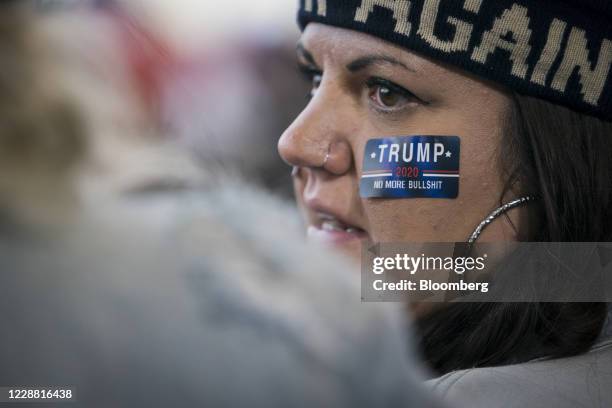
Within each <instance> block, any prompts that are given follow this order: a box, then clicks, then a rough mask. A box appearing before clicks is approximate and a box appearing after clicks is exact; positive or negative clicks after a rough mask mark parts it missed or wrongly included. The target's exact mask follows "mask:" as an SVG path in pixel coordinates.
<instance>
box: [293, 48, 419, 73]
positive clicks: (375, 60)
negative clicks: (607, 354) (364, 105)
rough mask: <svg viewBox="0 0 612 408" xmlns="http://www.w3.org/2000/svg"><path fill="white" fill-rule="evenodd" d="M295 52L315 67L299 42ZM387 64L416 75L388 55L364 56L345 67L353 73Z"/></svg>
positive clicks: (312, 60) (312, 58)
mask: <svg viewBox="0 0 612 408" xmlns="http://www.w3.org/2000/svg"><path fill="white" fill-rule="evenodd" d="M296 51H297V53H298V55H299V56H301V57H302V58H304V59H305V60H306V62H308V63H309V64H310V65H313V66H315V67H316V66H317V63H316V61H315V59H314V57H313V56H312V54H311V53H310V51H308V50H307V49H306V47H304V44H302V43H301V42H300V43H298V45H297V47H296ZM381 62H382V63H387V64H392V65H397V66H399V67H402V68H404V69H405V70H407V71H410V72H413V73H416V71H415V70H414V69H413V68H410V67H408V66H407V65H406V64H404V63H403V62H401V61H399V60H397V59H395V58H393V57H391V56H389V55H381V54H376V55H375V54H372V55H365V56H363V57H359V58H357V59H356V60H354V61H351V62H349V63H348V64H347V65H346V69H347V70H348V71H349V72H351V73H355V72H358V71H361V70H363V69H366V68H368V67H370V66H372V65H376V64H380V63H381Z"/></svg>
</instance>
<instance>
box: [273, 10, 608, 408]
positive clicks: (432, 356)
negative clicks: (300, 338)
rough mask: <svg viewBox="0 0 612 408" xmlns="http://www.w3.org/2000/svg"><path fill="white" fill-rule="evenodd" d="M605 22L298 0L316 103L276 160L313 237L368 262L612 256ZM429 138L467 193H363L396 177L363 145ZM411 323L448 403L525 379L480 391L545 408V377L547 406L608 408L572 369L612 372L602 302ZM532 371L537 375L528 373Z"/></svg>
mask: <svg viewBox="0 0 612 408" xmlns="http://www.w3.org/2000/svg"><path fill="white" fill-rule="evenodd" d="M586 3H588V7H587V5H586ZM611 16H612V9H610V7H609V6H607V5H605V4H604V3H601V2H593V1H589V2H577V1H569V0H568V1H563V2H558V3H557V2H555V3H552V2H545V3H543V2H535V1H522V2H515V1H487V0H476V1H471V0H466V1H458V2H450V1H440V0H424V1H403V0H402V1H374V0H363V1H333V0H327V1H324V0H318V1H315V0H310V1H301V2H300V9H299V14H298V21H299V24H300V28H301V29H302V36H301V39H300V41H299V44H298V47H297V59H298V63H299V66H300V69H301V70H302V71H303V72H304V73H305V75H306V77H307V78H308V80H309V81H311V82H312V92H311V94H310V99H309V102H308V104H307V106H306V107H305V108H304V110H303V112H302V113H301V115H300V116H299V117H298V118H296V119H295V121H294V123H293V124H292V125H291V126H290V127H289V128H288V129H287V130H286V131H285V133H284V134H283V135H282V136H281V138H280V140H279V152H280V154H281V156H282V157H283V158H284V159H285V161H286V162H288V163H289V164H290V165H292V166H293V176H294V186H295V191H296V197H297V201H298V203H299V205H300V207H301V209H302V213H303V216H304V219H305V221H306V224H307V229H308V235H309V237H311V238H313V239H315V240H318V241H322V242H325V243H328V244H331V245H332V246H334V247H336V248H339V249H340V250H342V251H344V252H347V253H349V254H351V255H353V256H355V257H356V258H357V259H359V256H360V254H361V248H362V244H363V243H364V242H370V241H374V242H470V243H471V242H499V241H517V242H520V241H532V242H533V241H539V242H599V241H602V242H607V241H609V240H610V239H611V238H612V222H611V221H610V220H611V219H612V217H611V216H612V143H610V139H609V138H610V137H612V123H610V121H611V120H612V97H611V95H612V79H611V75H612V74H611V73H610V67H611V65H612V30H611V29H610V27H611V26H610V24H609V21H610V18H611ZM423 135H436V136H438V137H439V138H444V137H447V136H454V137H457V138H458V139H459V140H460V145H461V150H460V159H459V161H460V170H457V171H456V172H452V171H451V170H448V169H441V170H437V171H438V174H437V175H436V174H433V177H437V178H435V179H436V180H443V177H447V178H450V177H452V176H453V175H456V176H457V177H458V178H459V177H460V182H459V183H460V184H459V187H458V193H457V195H456V196H452V195H451V194H448V191H441V192H440V193H439V194H438V195H436V194H433V193H431V194H422V192H417V191H416V190H415V191H408V190H402V191H400V192H397V191H391V192H389V191H387V190H385V192H383V193H380V194H379V195H377V196H376V197H377V198H372V197H373V196H371V195H368V194H367V193H366V194H364V191H363V189H362V188H361V189H360V181H362V180H363V179H364V178H365V177H370V178H375V179H376V178H379V179H381V180H382V178H383V177H384V176H387V175H386V174H384V172H383V171H382V170H380V171H378V172H377V171H376V170H372V169H368V168H364V163H367V160H370V157H371V158H373V159H374V158H375V159H376V160H378V156H376V151H372V150H371V149H370V145H369V141H371V140H385V141H386V140H387V138H396V139H397V138H398V136H402V137H406V138H408V137H423ZM419 140H421V139H419ZM440 140H443V139H440ZM380 149H381V150H380V153H381V156H380V157H381V158H380V161H381V162H382V161H383V157H384V160H389V161H390V160H392V159H393V158H392V157H391V156H390V154H391V153H392V152H391V151H390V150H386V151H385V150H383V149H390V147H388V144H385V145H384V146H383V145H381V146H380ZM397 149H399V147H398V148H397ZM441 149H442V148H441ZM457 151H458V150H457ZM443 152H444V150H440V153H443ZM383 153H386V154H387V156H382V154H383ZM447 153H449V154H450V153H452V152H451V151H450V150H448V152H447ZM395 154H396V157H401V155H402V152H401V151H400V150H396V151H395ZM405 154H406V155H407V157H409V156H408V154H409V152H408V153H405ZM423 157H425V155H423ZM366 159H367V160H366ZM429 169H435V167H429ZM445 172H446V173H445ZM434 173H435V171H434ZM380 185H382V184H380ZM420 186H421V187H423V186H432V188H433V187H435V186H437V184H431V183H430V184H427V185H420ZM385 194H387V195H385ZM398 194H401V195H402V197H401V198H398V197H397V195H398ZM445 194H446V195H445ZM490 214H493V216H490ZM413 309H414V310H415V311H416V315H417V326H418V327H419V329H420V336H421V349H422V352H423V354H424V356H425V359H426V361H427V362H428V363H429V365H430V367H431V368H432V369H434V370H435V371H436V372H437V373H438V374H439V375H447V376H446V377H443V378H442V379H441V380H437V382H436V381H434V383H435V384H436V386H439V388H445V387H446V385H448V384H453V383H454V382H455V381H456V380H457V379H458V378H460V377H461V376H463V375H465V374H466V371H461V370H468V373H469V375H468V376H466V377H465V378H468V377H469V378H470V379H472V380H474V379H476V380H474V381H475V383H469V382H468V383H467V385H466V386H465V390H472V391H473V390H478V389H479V388H478V387H479V386H478V384H479V383H478V380H477V379H478V378H480V379H482V378H481V374H480V373H481V372H486V373H487V375H490V374H491V373H499V376H500V377H499V378H506V377H504V376H507V377H508V378H510V377H511V378H513V381H509V382H507V383H504V381H501V380H500V381H498V382H496V381H492V382H491V381H490V382H488V383H486V385H485V383H484V382H482V383H481V385H482V389H483V390H484V389H487V390H488V391H487V392H488V394H489V396H490V395H491V394H494V395H493V396H494V397H495V396H496V395H495V394H497V396H499V397H500V398H502V399H503V398H506V397H508V395H507V394H508V393H510V394H513V390H514V391H517V390H518V389H523V390H525V392H524V394H522V397H521V398H518V397H517V398H516V399H515V400H516V403H517V404H522V403H526V401H527V400H529V401H530V403H531V404H532V405H535V406H540V405H545V404H544V402H543V400H541V399H539V400H538V399H537V398H535V399H533V396H534V394H535V393H538V392H540V391H541V390H542V389H553V388H554V386H555V384H552V383H551V381H552V380H550V378H556V379H557V380H558V381H561V382H565V388H564V389H562V390H561V391H558V392H557V393H556V394H555V393H554V392H552V391H551V392H547V393H544V394H545V396H544V397H543V398H547V397H550V398H552V396H553V395H556V397H555V398H556V399H554V401H557V399H559V400H560V401H561V402H560V403H562V404H563V403H564V404H566V405H567V404H569V405H567V406H572V405H574V404H575V403H580V404H585V405H590V404H592V403H593V401H594V400H593V398H596V399H598V401H599V403H600V404H603V405H606V404H610V403H612V394H610V393H609V392H604V391H603V389H604V388H606V387H604V386H603V385H602V386H601V387H599V385H598V386H597V391H593V390H592V389H590V388H592V386H593V384H592V383H591V382H589V381H590V380H586V377H587V373H586V372H585V371H584V370H583V371H581V370H580V369H577V368H576V367H581V366H587V365H588V366H591V367H593V366H594V367H598V366H602V365H604V364H608V363H609V362H610V360H611V358H612V357H611V354H612V350H611V349H610V348H606V344H607V343H606V341H607V340H609V339H607V338H606V335H605V333H606V329H605V328H604V326H605V323H606V320H607V316H608V309H607V304H606V303H603V302H589V303H584V302H583V303H567V302H566V303H549V302H532V303H507V302H506V303H503V302H498V303H462V304H447V305H444V307H440V308H435V309H432V308H423V307H418V306H416V305H415V307H414V308H413ZM572 356H578V357H572ZM538 359H546V360H547V362H546V365H545V366H544V367H542V366H538V365H537V364H538V363H535V362H534V361H536V360H538ZM517 364H518V366H514V367H519V368H518V371H513V370H512V369H509V370H508V371H504V370H501V371H500V369H499V368H498V369H497V371H496V370H495V369H489V370H488V371H478V370H479V368H480V370H485V369H484V368H483V367H510V366H512V365H517ZM530 364H532V365H530ZM533 364H535V365H533ZM530 367H532V368H533V371H535V372H538V370H540V371H539V374H537V375H534V374H533V371H532V374H526V373H528V372H529V370H530ZM473 368H476V370H475V371H469V369H473ZM592 374H593V373H592ZM593 375H594V377H595V378H596V379H593V381H594V382H596V383H597V384H606V383H609V382H610V381H612V378H611V377H610V376H609V374H606V370H604V369H596V370H595V372H594V374H593ZM547 376H548V377H547ZM545 377H546V378H545ZM493 378H495V377H493ZM517 379H522V381H521V380H517ZM515 380H516V381H515ZM445 381H446V382H445ZM527 385H529V386H527ZM470 387H471V388H470ZM530 387H532V388H530ZM607 388H609V387H607ZM446 391H447V392H448V393H449V394H452V395H453V397H457V398H458V399H459V400H461V399H462V396H461V392H454V391H453V390H451V391H449V390H446ZM471 394H473V393H470V395H471ZM485 394H486V393H485ZM458 395H459V396H458ZM466 395H467V394H464V395H463V399H464V400H466V401H468V402H470V401H471V402H472V403H475V401H484V402H483V404H484V405H486V404H487V402H486V401H489V402H490V401H491V400H487V399H486V398H485V399H483V400H479V399H478V398H476V397H475V396H474V395H472V396H471V397H469V398H468V397H467V396H466ZM503 395H505V397H504V396H503ZM570 395H571V401H570V402H568V399H567V398H568V396H570ZM470 398H473V399H471V400H470ZM510 399H512V400H514V397H513V398H510ZM534 401H535V402H534ZM547 401H548V403H550V402H551V401H553V399H548V400H547ZM563 401H565V402H563ZM601 401H606V402H605V403H604V402H601ZM504 402H506V400H504ZM603 405H602V406H603ZM517 406H525V405H517ZM561 406H564V405H561Z"/></svg>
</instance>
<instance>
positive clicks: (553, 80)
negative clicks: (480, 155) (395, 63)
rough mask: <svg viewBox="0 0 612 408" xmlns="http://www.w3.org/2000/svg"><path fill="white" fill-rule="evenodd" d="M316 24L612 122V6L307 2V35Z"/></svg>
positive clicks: (525, 0) (585, 1)
mask: <svg viewBox="0 0 612 408" xmlns="http://www.w3.org/2000/svg"><path fill="white" fill-rule="evenodd" d="M310 22H318V23H323V24H327V25H332V26H336V27H342V28H347V29H351V30H356V31H361V32H364V33H367V34H370V35H373V36H376V37H378V38H381V39H383V40H385V41H388V42H391V43H394V44H397V45H399V46H402V47H404V48H407V49H410V50H413V51H415V52H417V53H419V54H421V55H424V56H427V57H431V58H433V59H435V60H438V61H442V62H445V63H448V64H451V65H453V66H456V67H458V68H461V69H463V70H465V71H468V72H471V73H473V74H475V75H477V76H479V77H482V78H485V79H488V80H492V81H495V82H497V83H500V84H502V85H504V86H506V87H508V88H510V89H512V90H515V91H517V92H518V93H521V94H525V95H530V96H534V97H538V98H542V99H546V100H548V101H551V102H553V103H556V104H560V105H564V106H567V107H569V108H571V109H574V110H576V111H579V112H583V113H586V114H589V115H593V116H597V117H599V118H602V119H605V120H608V121H612V79H611V74H610V67H611V65H612V1H610V0H300V8H299V12H298V23H299V25H300V28H301V29H302V30H303V29H304V28H305V27H306V25H307V24H308V23H310Z"/></svg>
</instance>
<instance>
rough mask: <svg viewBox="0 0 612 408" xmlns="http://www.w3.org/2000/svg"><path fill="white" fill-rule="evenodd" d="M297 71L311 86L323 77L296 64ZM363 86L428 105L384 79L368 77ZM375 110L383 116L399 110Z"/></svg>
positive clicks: (308, 67) (318, 72) (309, 96)
mask: <svg viewBox="0 0 612 408" xmlns="http://www.w3.org/2000/svg"><path fill="white" fill-rule="evenodd" d="M298 70H299V71H300V73H301V74H302V76H303V77H304V78H305V80H306V81H308V82H310V83H311V84H312V83H313V82H314V80H315V78H316V77H322V76H323V72H322V71H320V70H318V69H316V68H313V67H310V66H306V65H301V64H298ZM365 86H367V88H368V89H369V90H370V91H371V90H372V89H373V88H374V87H377V86H380V87H385V88H388V89H390V90H391V91H392V92H395V93H397V94H399V95H401V96H402V97H404V98H406V99H407V100H408V101H416V102H420V103H422V104H424V105H428V103H427V102H425V101H423V100H422V99H420V98H419V97H418V96H416V95H415V94H413V93H412V92H410V91H409V90H407V89H406V88H404V87H402V86H400V85H397V84H396V83H394V82H391V81H389V80H387V79H384V78H380V77H370V78H368V79H367V80H366V81H365ZM314 90H315V88H314V87H313V89H312V90H311V91H310V92H309V93H308V94H307V95H306V97H307V99H310V98H312V95H313V92H314ZM376 110H377V111H378V112H380V113H384V114H390V113H395V112H397V111H399V110H401V109H396V110H394V109H384V108H380V107H377V108H376Z"/></svg>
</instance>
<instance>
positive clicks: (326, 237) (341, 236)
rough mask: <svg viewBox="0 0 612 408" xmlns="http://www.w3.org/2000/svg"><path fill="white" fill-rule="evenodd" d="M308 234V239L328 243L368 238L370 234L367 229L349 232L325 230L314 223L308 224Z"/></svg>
mask: <svg viewBox="0 0 612 408" xmlns="http://www.w3.org/2000/svg"><path fill="white" fill-rule="evenodd" d="M307 234H308V239H310V240H312V241H315V242H320V243H322V244H326V245H342V244H346V243H349V242H353V241H359V240H363V239H366V238H367V236H368V234H367V233H366V232H365V231H355V232H347V231H341V230H325V229H323V228H320V227H317V226H314V225H310V226H308V230H307Z"/></svg>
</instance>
